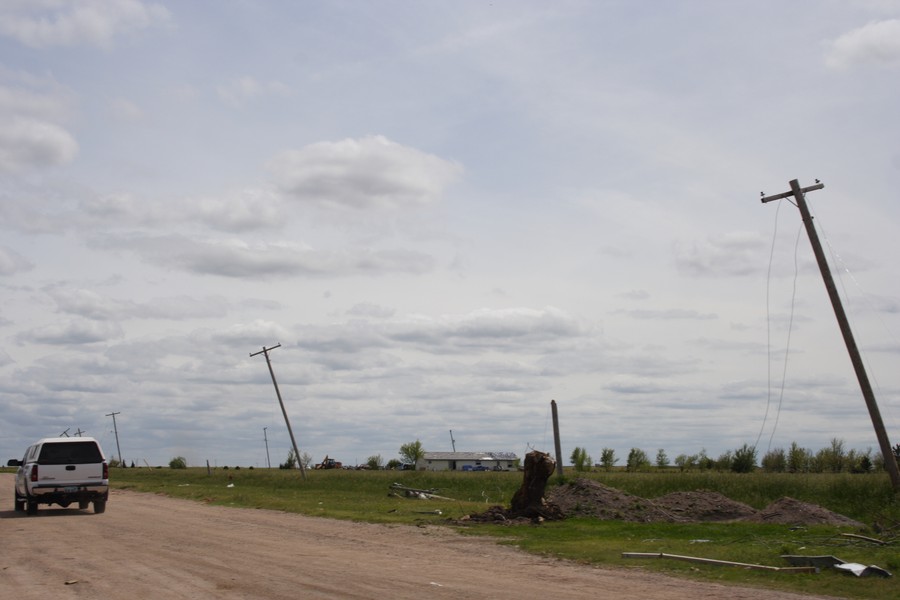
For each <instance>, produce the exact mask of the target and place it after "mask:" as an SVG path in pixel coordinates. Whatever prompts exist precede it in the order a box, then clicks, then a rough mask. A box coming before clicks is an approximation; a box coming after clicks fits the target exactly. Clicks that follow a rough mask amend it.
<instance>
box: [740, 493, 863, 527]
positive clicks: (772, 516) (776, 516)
mask: <svg viewBox="0 0 900 600" xmlns="http://www.w3.org/2000/svg"><path fill="white" fill-rule="evenodd" d="M745 520H746V521H750V522H753V523H781V524H784V525H837V526H850V527H863V524H862V523H860V522H859V521H854V520H853V519H851V518H849V517H845V516H844V515H839V514H838V513H835V512H832V511H830V510H828V509H827V508H822V507H821V506H818V505H816V504H809V503H808V502H801V501H800V500H795V499H793V498H788V497H784V498H781V499H780V500H776V501H775V502H773V503H772V504H770V505H768V506H767V507H765V508H764V509H762V510H761V511H759V512H757V513H756V514H755V515H752V516H750V517H748V518H747V519H745Z"/></svg>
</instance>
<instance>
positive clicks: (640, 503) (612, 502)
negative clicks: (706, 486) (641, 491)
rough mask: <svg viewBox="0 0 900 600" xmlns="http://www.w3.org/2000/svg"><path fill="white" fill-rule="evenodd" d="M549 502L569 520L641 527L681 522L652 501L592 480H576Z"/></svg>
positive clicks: (558, 488) (551, 495) (554, 492)
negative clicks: (588, 520)
mask: <svg viewBox="0 0 900 600" xmlns="http://www.w3.org/2000/svg"><path fill="white" fill-rule="evenodd" d="M547 501H548V502H550V503H552V504H555V505H557V506H558V507H559V508H560V510H561V511H562V513H563V514H564V515H566V516H567V517H596V518H598V519H604V520H614V521H635V522H638V523H651V522H660V521H662V522H675V521H679V520H681V519H679V518H678V517H676V516H675V515H673V514H672V513H670V512H668V511H666V510H665V509H663V508H661V507H659V506H657V505H656V504H655V503H654V502H651V501H650V500H646V499H644V498H641V497H640V496H633V495H631V494H628V493H625V492H623V491H620V490H617V489H615V488H611V487H607V486H605V485H603V484H602V483H598V482H596V481H591V480H590V479H576V480H575V481H573V482H572V483H570V484H567V485H561V486H559V487H556V488H553V490H552V491H551V492H550V495H549V496H548V497H547Z"/></svg>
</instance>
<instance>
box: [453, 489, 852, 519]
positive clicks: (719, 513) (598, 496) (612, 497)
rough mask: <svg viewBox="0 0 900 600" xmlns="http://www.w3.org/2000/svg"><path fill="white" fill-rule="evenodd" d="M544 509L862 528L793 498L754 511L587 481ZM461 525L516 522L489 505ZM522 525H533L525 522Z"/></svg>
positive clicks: (705, 495)
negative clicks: (640, 493) (650, 497)
mask: <svg viewBox="0 0 900 600" xmlns="http://www.w3.org/2000/svg"><path fill="white" fill-rule="evenodd" d="M547 504H548V505H549V506H551V507H553V508H554V509H556V510H558V514H560V515H561V516H562V517H563V518H565V517H577V516H581V517H594V518H597V519H604V520H618V521H631V522H637V523H652V522H666V523H700V522H725V521H746V522H751V523H780V524H786V525H834V526H851V527H860V528H861V527H863V524H862V523H859V522H858V521H854V520H853V519H850V518H848V517H845V516H843V515H839V514H837V513H835V512H832V511H830V510H828V509H825V508H823V507H821V506H817V505H815V504H809V503H807V502H800V501H799V500H794V499H793V498H782V499H780V500H778V501H776V502H773V503H772V504H770V505H769V506H767V507H766V508H764V509H762V510H760V511H757V510H755V509H754V508H753V507H751V506H749V505H747V504H744V503H742V502H737V501H735V500H731V499H730V498H727V497H725V496H723V495H722V494H720V493H718V492H712V491H709V490H697V491H694V492H673V493H671V494H666V495H665V496H662V497H660V498H656V499H654V500H648V499H646V498H641V497H640V496H634V495H632V494H628V493H625V492H623V491H621V490H617V489H615V488H611V487H608V486H605V485H603V484H602V483H599V482H597V481H593V480H590V479H576V480H575V481H573V482H571V483H568V484H565V485H561V486H559V487H556V488H553V490H552V491H551V492H550V493H549V494H548V496H547ZM464 520H465V521H470V522H476V523H486V522H490V523H498V522H503V523H509V524H512V523H516V522H523V520H521V519H514V518H511V515H510V514H509V512H508V511H507V510H505V509H504V508H503V507H501V506H494V507H491V508H490V509H488V510H487V511H486V512H484V513H479V514H473V515H469V516H468V517H466V518H465V519H464ZM524 522H532V520H528V519H525V520H524Z"/></svg>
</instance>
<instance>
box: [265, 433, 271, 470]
mask: <svg viewBox="0 0 900 600" xmlns="http://www.w3.org/2000/svg"><path fill="white" fill-rule="evenodd" d="M266 429H268V427H263V439H264V440H265V441H266V465H267V466H268V467H269V468H270V469H271V468H272V461H271V460H269V437H268V436H267V435H266Z"/></svg>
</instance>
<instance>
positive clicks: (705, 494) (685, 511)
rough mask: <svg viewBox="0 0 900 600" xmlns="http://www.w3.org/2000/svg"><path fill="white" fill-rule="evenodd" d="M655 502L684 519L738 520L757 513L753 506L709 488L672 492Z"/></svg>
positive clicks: (696, 520) (701, 520) (693, 520)
mask: <svg viewBox="0 0 900 600" xmlns="http://www.w3.org/2000/svg"><path fill="white" fill-rule="evenodd" d="M654 502H655V503H656V504H657V505H658V506H661V507H663V508H664V509H665V510H667V511H668V512H669V513H671V514H673V515H675V516H677V517H678V518H679V520H682V521H691V522H715V521H737V520H741V519H746V518H748V517H752V516H754V515H756V510H755V509H754V508H753V507H752V506H750V505H748V504H744V503H743V502H737V501H736V500H732V499H730V498H728V497H726V496H723V495H722V494H720V493H718V492H711V491H709V490H698V491H695V492H672V493H671V494H666V495H665V496H662V497H660V498H657V499H656V500H654Z"/></svg>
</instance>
